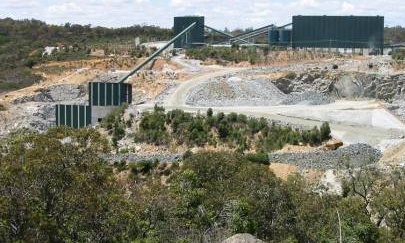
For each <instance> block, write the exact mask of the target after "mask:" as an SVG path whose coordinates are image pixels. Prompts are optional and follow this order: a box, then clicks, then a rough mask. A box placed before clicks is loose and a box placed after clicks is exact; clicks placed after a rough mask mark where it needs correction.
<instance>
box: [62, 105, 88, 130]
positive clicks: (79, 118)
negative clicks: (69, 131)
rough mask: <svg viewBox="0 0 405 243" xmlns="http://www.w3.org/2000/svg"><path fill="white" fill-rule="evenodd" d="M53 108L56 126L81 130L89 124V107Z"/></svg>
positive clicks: (68, 106)
mask: <svg viewBox="0 0 405 243" xmlns="http://www.w3.org/2000/svg"><path fill="white" fill-rule="evenodd" d="M55 108H56V109H55V117H56V126H68V127H73V128H81V127H86V126H89V125H90V124H91V108H90V106H87V105H61V104H59V105H56V107H55Z"/></svg>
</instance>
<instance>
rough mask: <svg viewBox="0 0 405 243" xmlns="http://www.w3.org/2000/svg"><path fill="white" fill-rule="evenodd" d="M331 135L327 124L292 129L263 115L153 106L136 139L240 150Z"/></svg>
mask: <svg viewBox="0 0 405 243" xmlns="http://www.w3.org/2000/svg"><path fill="white" fill-rule="evenodd" d="M329 138H330V128H329V124H328V123H324V124H323V125H322V127H321V130H319V129H318V128H317V127H314V128H313V129H312V130H299V129H293V128H291V127H289V126H287V127H282V126H278V125H275V124H270V123H269V122H268V121H267V120H266V119H264V118H260V119H257V118H252V117H249V118H248V117H247V116H245V115H243V114H236V113H230V114H228V115H225V114H224V113H218V114H216V115H214V114H213V112H212V109H208V111H207V114H206V115H201V114H197V115H192V114H190V113H186V112H184V111H182V110H173V111H169V112H167V113H166V112H165V110H164V109H163V108H162V107H158V106H155V108H154V111H153V112H146V113H144V114H142V118H141V121H140V124H139V129H137V131H136V133H135V141H136V142H146V143H151V144H155V145H169V144H171V143H174V144H176V145H183V144H185V145H187V146H189V147H194V146H195V147H204V146H218V145H222V146H226V147H229V148H231V149H235V150H237V151H239V152H244V151H248V150H255V151H257V152H270V151H274V150H277V149H281V148H282V147H283V146H284V145H285V144H293V145H298V144H303V145H305V144H310V145H319V144H321V143H322V142H324V141H326V140H328V139H329Z"/></svg>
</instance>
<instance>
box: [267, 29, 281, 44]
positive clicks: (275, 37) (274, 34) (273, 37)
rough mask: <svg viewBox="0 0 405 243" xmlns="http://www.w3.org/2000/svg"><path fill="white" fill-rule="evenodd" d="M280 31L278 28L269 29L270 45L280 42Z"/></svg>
mask: <svg viewBox="0 0 405 243" xmlns="http://www.w3.org/2000/svg"><path fill="white" fill-rule="evenodd" d="M279 38H280V35H279V31H278V30H276V29H271V30H269V45H278V43H279Z"/></svg>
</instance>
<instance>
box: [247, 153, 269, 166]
mask: <svg viewBox="0 0 405 243" xmlns="http://www.w3.org/2000/svg"><path fill="white" fill-rule="evenodd" d="M244 158H245V159H246V160H248V161H250V162H252V163H256V164H264V165H268V164H269V155H268V154H267V153H249V154H245V155H244Z"/></svg>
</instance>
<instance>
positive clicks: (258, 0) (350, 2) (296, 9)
mask: <svg viewBox="0 0 405 243" xmlns="http://www.w3.org/2000/svg"><path fill="white" fill-rule="evenodd" d="M404 12H405V3H404V2H403V0H372V1H371V0H251V1H246V0H220V1H218V0H58V1H51V0H0V17H1V18H3V17H10V16H11V17H13V18H19V19H23V18H36V19H40V20H44V21H47V22H49V23H53V24H63V23H65V22H70V23H79V24H92V25H101V26H112V27H119V26H128V25H133V24H142V23H146V24H153V25H160V26H164V27H171V26H172V24H173V17H174V16H181V15H197V14H198V15H204V16H205V17H206V19H205V21H206V23H207V25H210V26H212V27H216V28H219V29H223V28H225V27H228V28H231V29H232V28H236V27H243V28H246V27H260V26H264V25H268V24H272V23H274V24H277V25H282V24H286V23H289V22H291V16H293V15H299V14H300V15H385V20H386V24H388V25H391V26H392V25H405V16H404V15H403V13H404Z"/></svg>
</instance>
